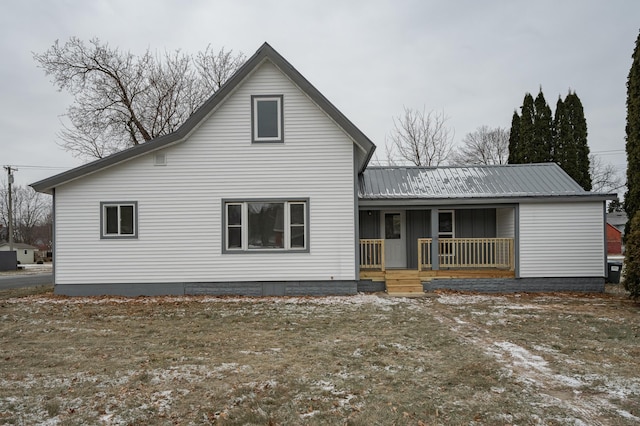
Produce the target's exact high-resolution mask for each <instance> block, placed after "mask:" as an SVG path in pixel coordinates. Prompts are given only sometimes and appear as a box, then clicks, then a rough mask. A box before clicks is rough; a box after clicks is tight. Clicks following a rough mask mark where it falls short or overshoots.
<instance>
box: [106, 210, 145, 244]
mask: <svg viewBox="0 0 640 426" xmlns="http://www.w3.org/2000/svg"><path fill="white" fill-rule="evenodd" d="M100 229H101V231H100V238H102V239H110V238H113V239H135V238H138V202H137V201H124V202H102V203H100Z"/></svg>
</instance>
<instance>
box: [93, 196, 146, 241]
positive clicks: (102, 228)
mask: <svg viewBox="0 0 640 426" xmlns="http://www.w3.org/2000/svg"><path fill="white" fill-rule="evenodd" d="M122 206H132V207H133V234H121V229H120V224H118V233H117V234H107V229H106V226H107V219H106V212H107V207H118V215H119V214H120V207H122ZM100 239H102V240H135V239H138V202H137V201H101V202H100Z"/></svg>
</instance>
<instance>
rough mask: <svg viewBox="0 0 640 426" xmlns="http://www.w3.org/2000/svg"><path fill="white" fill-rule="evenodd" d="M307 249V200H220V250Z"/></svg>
mask: <svg viewBox="0 0 640 426" xmlns="http://www.w3.org/2000/svg"><path fill="white" fill-rule="evenodd" d="M254 251H255V252H258V251H259V252H282V251H297V252H300V251H301V252H307V251H309V209H308V200H270V199H267V200H252V201H223V252H226V253H243V252H254Z"/></svg>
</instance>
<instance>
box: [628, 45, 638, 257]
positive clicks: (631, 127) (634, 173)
mask: <svg viewBox="0 0 640 426" xmlns="http://www.w3.org/2000/svg"><path fill="white" fill-rule="evenodd" d="M631 58H632V59H633V61H632V63H631V69H630V70H629V78H628V80H627V125H626V129H625V130H626V139H627V143H626V150H627V193H626V194H625V196H624V209H625V211H626V212H627V217H628V218H629V219H632V218H633V217H634V216H635V215H636V212H637V211H638V210H640V173H639V171H640V34H638V38H637V39H636V46H635V49H634V50H633V55H632V56H631ZM625 235H629V223H627V226H626V231H625ZM639 249H640V248H639ZM627 253H629V249H628V248H627ZM635 256H640V253H635Z"/></svg>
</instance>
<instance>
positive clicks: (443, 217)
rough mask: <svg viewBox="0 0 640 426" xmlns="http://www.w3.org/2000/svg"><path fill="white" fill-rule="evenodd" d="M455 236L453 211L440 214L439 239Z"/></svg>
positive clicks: (444, 211)
mask: <svg viewBox="0 0 640 426" xmlns="http://www.w3.org/2000/svg"><path fill="white" fill-rule="evenodd" d="M454 236H455V216H454V211H453V210H440V212H438V237H439V238H453V237H454Z"/></svg>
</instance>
